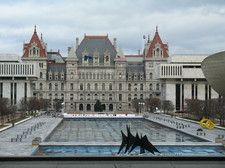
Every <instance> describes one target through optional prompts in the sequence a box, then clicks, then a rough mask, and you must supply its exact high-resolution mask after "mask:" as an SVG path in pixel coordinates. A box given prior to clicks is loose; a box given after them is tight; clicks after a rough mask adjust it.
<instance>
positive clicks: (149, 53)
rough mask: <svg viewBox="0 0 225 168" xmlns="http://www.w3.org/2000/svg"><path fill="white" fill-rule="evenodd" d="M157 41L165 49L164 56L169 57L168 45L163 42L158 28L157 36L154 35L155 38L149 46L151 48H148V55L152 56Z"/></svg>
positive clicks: (148, 56)
mask: <svg viewBox="0 0 225 168" xmlns="http://www.w3.org/2000/svg"><path fill="white" fill-rule="evenodd" d="M157 43H159V44H160V45H161V48H162V50H163V57H164V58H167V57H169V55H168V45H167V44H163V43H162V40H161V38H160V36H159V33H158V30H157V29H156V32H155V36H154V38H153V40H152V42H151V45H150V47H149V50H148V53H147V56H146V57H147V58H152V51H153V49H154V48H155V45H156V44H157Z"/></svg>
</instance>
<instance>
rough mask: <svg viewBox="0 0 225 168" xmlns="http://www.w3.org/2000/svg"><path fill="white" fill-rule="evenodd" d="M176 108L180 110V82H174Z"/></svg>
mask: <svg viewBox="0 0 225 168" xmlns="http://www.w3.org/2000/svg"><path fill="white" fill-rule="evenodd" d="M175 95H176V110H180V84H176V93H175Z"/></svg>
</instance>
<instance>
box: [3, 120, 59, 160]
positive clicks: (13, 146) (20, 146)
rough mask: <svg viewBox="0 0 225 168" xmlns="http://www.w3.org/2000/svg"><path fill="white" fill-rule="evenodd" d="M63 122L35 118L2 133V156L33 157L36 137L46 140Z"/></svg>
mask: <svg viewBox="0 0 225 168" xmlns="http://www.w3.org/2000/svg"><path fill="white" fill-rule="evenodd" d="M61 120H62V118H53V117H48V116H41V117H35V118H32V119H30V120H28V121H26V122H23V123H21V124H19V125H16V126H15V127H11V128H9V129H7V130H5V131H2V132H0V142H1V143H0V156H29V155H31V153H32V152H33V151H34V150H35V149H36V148H37V147H36V146H32V140H33V139H34V138H35V137H41V138H42V140H43V139H45V138H46V137H47V136H48V135H49V134H50V133H51V132H52V130H53V129H54V128H55V127H56V126H57V125H58V124H59V122H60V121H61ZM20 140H21V141H20ZM12 141H13V142H12Z"/></svg>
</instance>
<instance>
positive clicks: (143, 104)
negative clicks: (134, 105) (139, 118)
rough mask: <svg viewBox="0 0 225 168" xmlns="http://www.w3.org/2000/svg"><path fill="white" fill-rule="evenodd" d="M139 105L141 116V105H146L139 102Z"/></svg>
mask: <svg viewBox="0 0 225 168" xmlns="http://www.w3.org/2000/svg"><path fill="white" fill-rule="evenodd" d="M138 104H139V115H141V105H145V103H143V102H139V103H138Z"/></svg>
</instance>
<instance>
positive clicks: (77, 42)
mask: <svg viewBox="0 0 225 168" xmlns="http://www.w3.org/2000/svg"><path fill="white" fill-rule="evenodd" d="M78 46H79V38H78V37H77V38H76V49H77V48H78Z"/></svg>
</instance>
